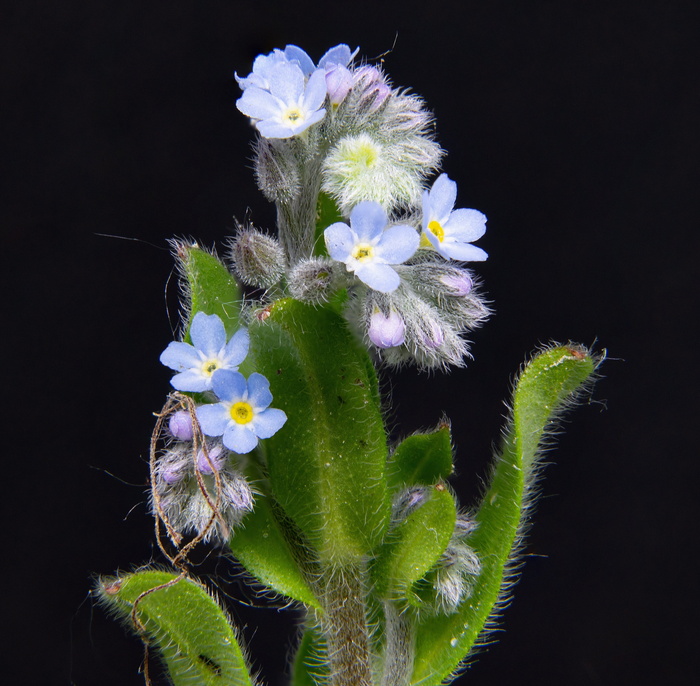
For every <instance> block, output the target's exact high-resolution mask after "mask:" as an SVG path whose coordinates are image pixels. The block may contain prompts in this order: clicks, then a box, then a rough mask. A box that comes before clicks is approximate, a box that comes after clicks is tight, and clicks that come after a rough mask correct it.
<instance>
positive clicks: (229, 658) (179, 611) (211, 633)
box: [97, 571, 253, 686]
mask: <svg viewBox="0 0 700 686" xmlns="http://www.w3.org/2000/svg"><path fill="white" fill-rule="evenodd" d="M175 579H177V575H175V574H172V573H168V572H159V571H144V572H137V573H135V574H126V575H124V576H120V577H118V578H116V579H115V578H110V579H106V578H105V579H101V580H100V582H99V584H98V589H97V590H98V593H99V594H100V599H101V601H102V602H103V603H104V604H105V605H107V607H109V608H110V609H111V610H113V611H114V613H115V614H117V615H118V616H120V617H122V618H123V619H124V621H125V622H126V623H128V624H129V625H130V626H131V627H132V628H133V629H134V630H137V631H138V632H140V631H142V630H144V631H145V633H146V636H147V637H148V640H149V645H154V646H156V647H157V648H158V650H159V652H160V654H161V656H162V658H163V662H164V663H165V665H166V667H167V670H168V675H169V677H170V679H171V681H172V683H173V684H174V685H175V686H194V685H195V684H196V685H197V686H221V685H222V684H226V686H252V684H253V681H252V679H251V677H250V674H249V672H248V668H247V666H246V664H245V660H244V657H243V652H242V651H241V648H240V646H239V644H238V640H237V638H236V634H235V632H234V630H233V628H232V626H231V624H230V623H229V621H228V619H227V617H226V615H225V614H224V612H223V611H222V609H221V608H220V607H219V605H218V604H217V603H216V601H215V600H214V599H213V598H212V597H211V596H210V595H209V594H208V593H207V591H206V590H205V589H204V588H203V587H202V586H201V585H200V584H198V583H196V582H194V581H192V580H191V579H180V580H179V581H177V582H176V583H172V582H173V581H174V580H175ZM168 584H171V585H168ZM158 587H161V588H158ZM152 589H156V590H153V591H152V592H150V593H148V594H147V595H144V593H146V592H147V591H151V590H152ZM134 603H137V608H136V619H137V621H138V622H139V623H140V624H141V626H134V625H133V623H132V610H133V607H134Z"/></svg>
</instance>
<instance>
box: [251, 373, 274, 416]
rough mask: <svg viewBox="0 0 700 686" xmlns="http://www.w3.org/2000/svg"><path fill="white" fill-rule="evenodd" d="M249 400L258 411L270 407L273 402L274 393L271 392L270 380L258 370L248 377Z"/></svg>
mask: <svg viewBox="0 0 700 686" xmlns="http://www.w3.org/2000/svg"><path fill="white" fill-rule="evenodd" d="M248 402H249V403H250V404H251V405H252V406H253V409H254V410H255V411H256V412H260V411H262V410H264V409H265V408H266V407H269V405H270V403H271V402H272V393H270V382H269V381H268V380H267V379H266V378H265V377H264V376H263V375H262V374H258V373H257V372H253V373H252V374H251V375H250V376H249V377H248Z"/></svg>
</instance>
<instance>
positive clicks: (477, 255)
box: [438, 239, 488, 262]
mask: <svg viewBox="0 0 700 686" xmlns="http://www.w3.org/2000/svg"><path fill="white" fill-rule="evenodd" d="M438 252H439V253H440V254H441V255H442V256H443V257H448V258H450V259H452V260H460V261H461V262H483V261H484V260H486V259H487V258H488V253H487V252H485V251H484V250H482V249H481V248H477V247H476V246H475V245H472V244H471V243H459V242H456V241H455V242H452V241H450V240H448V239H445V240H444V241H443V242H442V243H441V244H440V247H439V248H438Z"/></svg>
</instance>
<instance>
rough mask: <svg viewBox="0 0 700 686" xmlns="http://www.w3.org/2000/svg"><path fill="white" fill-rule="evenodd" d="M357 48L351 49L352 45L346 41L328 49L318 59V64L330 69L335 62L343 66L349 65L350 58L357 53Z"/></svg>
mask: <svg viewBox="0 0 700 686" xmlns="http://www.w3.org/2000/svg"><path fill="white" fill-rule="evenodd" d="M357 50H359V48H357V49H356V50H355V52H352V51H351V50H350V46H349V45H346V44H345V43H340V45H336V46H335V47H333V48H330V49H329V50H328V51H326V54H325V55H324V56H323V57H322V58H321V59H320V60H319V61H318V66H319V67H323V68H324V69H328V67H331V66H333V65H334V64H339V65H340V66H341V67H347V66H348V64H349V62H350V60H351V59H352V58H353V57H354V56H355V55H356V54H357Z"/></svg>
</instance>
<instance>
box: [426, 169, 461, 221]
mask: <svg viewBox="0 0 700 686" xmlns="http://www.w3.org/2000/svg"><path fill="white" fill-rule="evenodd" d="M456 200H457V184H456V183H455V182H454V181H452V180H450V177H449V176H447V174H440V176H438V177H437V179H435V183H434V184H433V187H432V188H431V189H430V212H429V215H430V219H437V221H439V222H440V223H441V224H444V223H445V222H446V221H447V219H448V218H449V216H450V212H452V208H453V207H454V206H455V201H456Z"/></svg>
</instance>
